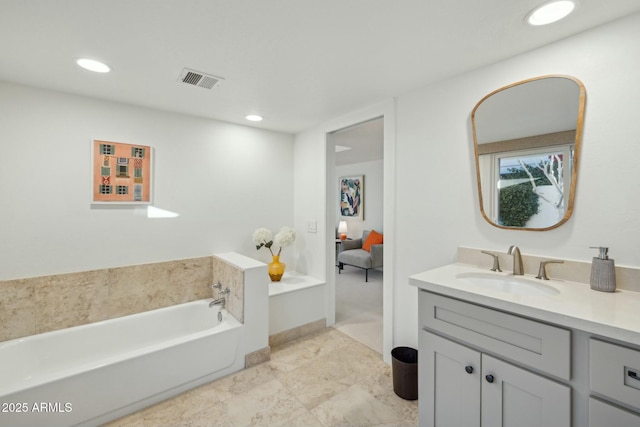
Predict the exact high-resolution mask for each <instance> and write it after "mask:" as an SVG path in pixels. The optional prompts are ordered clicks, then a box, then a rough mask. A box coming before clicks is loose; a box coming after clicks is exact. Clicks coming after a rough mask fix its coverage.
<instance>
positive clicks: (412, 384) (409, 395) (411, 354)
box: [391, 347, 418, 400]
mask: <svg viewBox="0 0 640 427" xmlns="http://www.w3.org/2000/svg"><path fill="white" fill-rule="evenodd" d="M391 373H392V375H393V391H394V392H395V393H396V394H397V395H398V396H400V397H401V398H403V399H405V400H416V399H417V398H418V350H416V349H415V348H411V347H396V348H394V349H393V350H391Z"/></svg>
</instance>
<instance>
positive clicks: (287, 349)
mask: <svg viewBox="0 0 640 427" xmlns="http://www.w3.org/2000/svg"><path fill="white" fill-rule="evenodd" d="M352 342H354V341H353V340H352V339H351V338H349V337H347V336H346V335H344V334H343V333H342V332H339V331H337V330H335V329H333V328H326V329H323V330H322V331H319V332H316V333H314V334H311V335H310V336H309V337H306V338H301V339H299V340H295V341H291V342H289V343H286V344H284V345H283V346H279V347H275V348H273V349H272V350H271V361H270V362H269V363H270V365H271V366H272V367H273V368H275V369H276V370H278V371H290V370H292V369H296V368H298V367H300V366H303V365H306V364H307V363H309V362H311V361H313V360H315V359H316V358H317V357H320V356H323V355H325V354H328V353H331V352H332V351H333V350H335V349H337V348H340V347H343V346H345V345H347V344H349V343H352Z"/></svg>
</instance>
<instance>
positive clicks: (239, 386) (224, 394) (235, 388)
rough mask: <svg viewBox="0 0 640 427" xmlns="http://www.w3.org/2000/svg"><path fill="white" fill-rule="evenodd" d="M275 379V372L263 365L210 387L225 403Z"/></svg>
mask: <svg viewBox="0 0 640 427" xmlns="http://www.w3.org/2000/svg"><path fill="white" fill-rule="evenodd" d="M273 379H275V370H274V369H273V368H272V367H271V365H269V363H262V364H260V365H256V366H253V367H251V368H247V369H243V370H241V371H239V372H236V373H234V374H231V375H229V376H227V377H224V378H221V379H219V380H217V381H214V382H213V383H211V384H209V385H208V387H209V388H211V389H212V390H213V391H214V392H215V393H217V395H218V398H219V400H220V401H223V400H226V399H228V398H231V397H233V396H236V395H238V394H240V393H243V392H245V391H247V390H249V389H251V388H253V387H255V386H258V385H260V384H264V383H266V382H269V381H271V380H273Z"/></svg>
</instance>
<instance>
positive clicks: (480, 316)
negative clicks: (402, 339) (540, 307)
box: [418, 291, 571, 427]
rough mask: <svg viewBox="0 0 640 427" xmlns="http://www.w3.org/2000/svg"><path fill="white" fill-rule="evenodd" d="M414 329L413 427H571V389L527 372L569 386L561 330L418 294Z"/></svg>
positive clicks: (567, 348)
mask: <svg viewBox="0 0 640 427" xmlns="http://www.w3.org/2000/svg"><path fill="white" fill-rule="evenodd" d="M420 322H421V326H422V327H421V331H420V337H419V339H420V343H419V346H420V351H419V352H418V354H419V357H420V361H419V366H420V369H419V377H420V378H419V384H420V396H421V399H420V403H419V405H420V426H428V427H450V426H451V427H456V426H460V427H462V426H465V427H466V426H474V427H475V426H477V427H480V426H491V427H498V426H519V427H530V426H531V427H533V426H540V427H543V426H554V427H563V426H566V427H569V426H570V425H571V388H570V387H569V386H568V385H565V384H562V383H560V382H558V381H555V380H552V379H550V378H547V377H545V376H543V375H540V374H538V373H534V372H532V371H531V370H530V369H534V370H539V371H542V372H544V373H548V374H550V375H553V376H556V377H559V378H566V379H568V378H569V376H570V332H569V331H568V330H565V329H562V328H557V327H554V326H550V325H546V324H543V323H539V322H535V321H532V320H529V319H524V318H521V317H518V316H513V315H510V314H508V313H503V312H499V311H496V310H491V309H488V308H486V307H482V306H477V305H475V304H470V303H467V302H464V301H459V300H455V299H451V298H447V297H444V296H441V295H437V294H432V293H429V292H425V291H421V292H420ZM506 360H510V361H512V362H507V361H506ZM513 361H515V363H513ZM517 365H521V366H517ZM526 368H529V369H526Z"/></svg>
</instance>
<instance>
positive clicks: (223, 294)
mask: <svg viewBox="0 0 640 427" xmlns="http://www.w3.org/2000/svg"><path fill="white" fill-rule="evenodd" d="M230 292H231V291H230V290H229V288H226V289H224V290H221V291H218V296H219V298H216V299H214V300H213V301H211V302H210V303H209V308H211V307H213V306H215V305H219V306H220V308H224V307H225V305H226V304H227V295H229V293H230Z"/></svg>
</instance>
